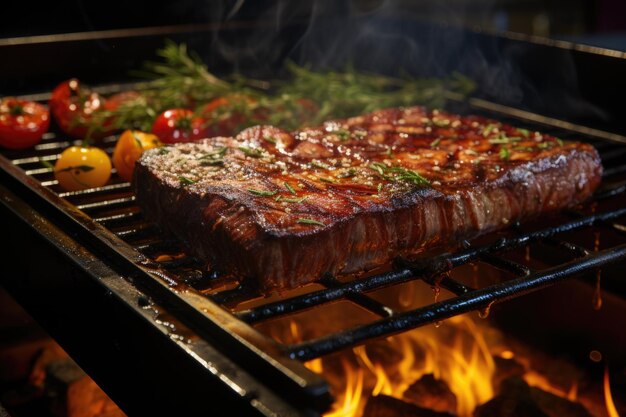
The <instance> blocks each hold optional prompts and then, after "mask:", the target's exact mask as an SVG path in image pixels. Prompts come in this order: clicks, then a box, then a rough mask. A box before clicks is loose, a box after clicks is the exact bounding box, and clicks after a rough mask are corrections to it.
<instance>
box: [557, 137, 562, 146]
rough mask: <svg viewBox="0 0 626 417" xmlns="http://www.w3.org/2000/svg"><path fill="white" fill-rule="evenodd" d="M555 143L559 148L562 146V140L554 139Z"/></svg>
mask: <svg viewBox="0 0 626 417" xmlns="http://www.w3.org/2000/svg"><path fill="white" fill-rule="evenodd" d="M556 143H558V144H559V146H563V140H561V139H559V138H556Z"/></svg>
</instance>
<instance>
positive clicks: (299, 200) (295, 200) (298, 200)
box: [275, 195, 309, 203]
mask: <svg viewBox="0 0 626 417" xmlns="http://www.w3.org/2000/svg"><path fill="white" fill-rule="evenodd" d="M308 198H309V196H306V195H305V196H304V197H300V198H290V197H283V196H282V195H279V196H278V197H276V198H275V200H276V201H278V202H283V201H284V202H285V203H302V202H303V201H304V200H306V199H308Z"/></svg>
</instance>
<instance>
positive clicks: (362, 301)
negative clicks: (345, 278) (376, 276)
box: [321, 276, 395, 317]
mask: <svg viewBox="0 0 626 417" xmlns="http://www.w3.org/2000/svg"><path fill="white" fill-rule="evenodd" d="M321 284H322V285H324V286H325V287H327V288H337V287H339V286H341V282H339V281H338V280H337V278H335V277H330V276H328V277H325V278H324V279H323V280H322V281H321ZM346 299H348V300H350V301H352V302H353V303H355V304H358V305H359V306H361V307H363V308H364V309H366V310H368V311H370V312H372V313H374V314H376V315H378V316H380V317H391V316H393V315H394V314H395V312H394V311H393V309H392V308H391V307H388V306H386V305H384V304H382V303H380V302H378V301H376V300H374V299H373V298H371V297H368V296H367V295H365V294H362V293H349V294H348V295H347V296H346Z"/></svg>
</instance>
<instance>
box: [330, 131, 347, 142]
mask: <svg viewBox="0 0 626 417" xmlns="http://www.w3.org/2000/svg"><path fill="white" fill-rule="evenodd" d="M331 133H333V134H335V135H337V137H338V138H339V140H340V141H342V142H345V141H347V140H348V139H350V131H349V130H347V129H337V130H335V131H333V132H331Z"/></svg>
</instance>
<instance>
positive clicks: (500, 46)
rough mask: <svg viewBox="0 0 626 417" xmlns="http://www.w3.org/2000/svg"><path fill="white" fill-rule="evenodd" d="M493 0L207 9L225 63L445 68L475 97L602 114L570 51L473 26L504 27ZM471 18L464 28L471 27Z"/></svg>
mask: <svg viewBox="0 0 626 417" xmlns="http://www.w3.org/2000/svg"><path fill="white" fill-rule="evenodd" d="M499 7H500V6H499V2H497V1H495V0H491V1H486V2H480V6H476V4H475V3H474V2H471V1H467V2H462V1H457V2H441V1H434V0H428V1H419V2H410V1H408V0H369V1H364V0H361V1H357V0H352V1H350V0H340V1H312V2H290V1H286V0H279V1H273V2H270V1H245V0H236V1H230V2H225V3H220V4H218V5H214V2H207V3H206V9H205V10H204V12H203V13H204V14H205V15H206V16H207V18H208V19H209V20H211V21H221V22H224V23H225V24H226V26H227V27H228V25H229V24H231V25H232V24H236V23H237V22H248V24H249V27H245V26H243V27H239V29H236V30H233V31H230V30H216V31H215V32H214V33H213V37H212V40H211V46H210V51H211V54H218V55H219V56H220V57H221V59H223V60H224V61H225V62H227V63H228V65H229V66H230V69H231V70H234V71H240V72H243V73H246V74H251V75H253V76H261V77H262V76H270V77H271V76H276V75H277V74H276V69H277V68H282V67H283V65H282V63H283V62H284V60H285V59H291V60H294V61H296V62H298V63H300V64H308V65H311V66H312V67H313V68H316V69H337V68H343V67H345V66H346V65H348V64H352V65H354V66H355V67H356V68H358V69H361V70H364V71H372V72H378V73H384V74H391V75H401V74H410V75H413V76H427V77H446V76H449V75H450V74H451V73H453V72H459V73H462V74H465V75H467V76H468V77H469V78H471V79H473V80H474V81H475V82H476V85H477V87H478V89H477V92H476V94H477V95H478V96H480V97H482V98H485V99H488V100H491V101H495V102H498V103H502V104H505V105H511V106H515V107H522V108H525V109H528V110H531V111H534V112H537V113H542V114H546V115H551V116H554V117H559V118H566V119H567V118H570V119H577V118H589V117H594V118H597V119H600V120H601V119H604V118H606V114H604V112H603V111H602V110H601V109H600V108H598V107H597V106H594V105H593V104H591V103H589V102H588V101H586V100H585V99H584V98H583V97H582V95H581V93H580V89H579V86H578V72H577V71H578V70H577V67H576V62H575V61H574V60H573V58H572V55H571V53H570V51H567V50H565V49H562V48H561V49H559V48H555V47H546V46H541V45H533V44H531V43H528V42H526V41H519V40H515V39H507V38H506V37H502V36H498V35H495V34H493V33H485V32H481V29H480V28H484V27H487V28H500V29H502V28H505V27H506V25H507V24H508V23H507V22H508V20H509V19H508V15H506V13H504V12H502V10H501V9H500V8H499ZM468 27H469V28H468Z"/></svg>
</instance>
